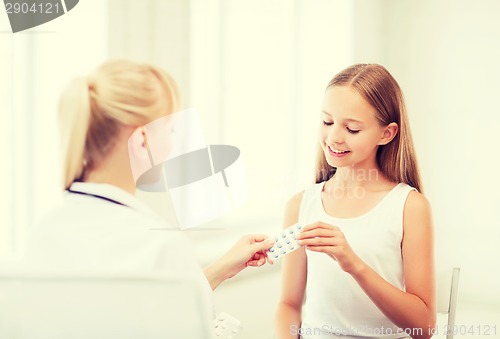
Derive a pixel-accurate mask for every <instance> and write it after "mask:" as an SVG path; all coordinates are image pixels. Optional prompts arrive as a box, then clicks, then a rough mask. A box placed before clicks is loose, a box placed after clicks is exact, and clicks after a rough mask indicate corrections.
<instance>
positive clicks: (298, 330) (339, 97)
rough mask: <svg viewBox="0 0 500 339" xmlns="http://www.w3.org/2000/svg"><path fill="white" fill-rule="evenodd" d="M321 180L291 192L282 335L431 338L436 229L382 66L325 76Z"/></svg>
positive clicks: (279, 323)
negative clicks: (296, 230)
mask: <svg viewBox="0 0 500 339" xmlns="http://www.w3.org/2000/svg"><path fill="white" fill-rule="evenodd" d="M319 144H320V149H319V150H320V152H319V158H318V163H317V168H316V171H317V174H316V184H315V185H313V186H312V187H309V188H308V189H306V190H305V191H303V192H301V193H300V194H298V195H297V196H295V197H293V198H292V199H290V200H289V202H288V204H287V206H286V210H285V218H284V219H285V220H284V226H285V227H288V226H290V225H293V224H295V223H297V222H299V223H300V224H302V225H303V226H304V227H303V230H302V232H301V234H300V236H299V237H298V238H297V239H298V240H299V244H301V245H303V247H301V248H300V249H299V250H297V251H295V252H293V253H291V254H290V255H288V256H287V257H285V258H284V261H283V268H282V269H283V273H282V275H283V282H282V292H281V298H280V302H279V304H278V309H277V316H276V333H277V337H278V338H280V339H281V338H297V337H302V338H304V339H305V338H319V337H322V338H408V337H410V336H411V337H413V338H430V337H431V334H430V333H432V328H433V327H434V326H435V313H436V311H435V292H434V288H435V286H434V285H435V282H434V260H433V232H432V221H431V213H430V207H429V204H428V202H427V200H426V198H425V197H424V196H423V195H422V194H421V193H419V192H422V185H421V183H420V177H419V173H418V169H417V162H416V157H415V151H414V148H413V143H412V138H411V134H410V129H409V126H408V119H407V116H406V112H405V105H404V101H403V94H402V92H401V90H400V88H399V85H398V84H397V82H396V80H395V79H394V78H393V77H392V76H391V74H390V73H389V72H388V71H387V70H386V69H385V68H384V67H382V66H380V65H376V64H358V65H353V66H351V67H349V68H347V69H345V70H343V71H342V72H340V73H339V74H337V75H336V76H335V77H334V78H333V79H332V80H331V81H330V83H329V84H328V86H327V88H326V91H325V94H324V99H323V106H322V112H321V124H320V133H319Z"/></svg>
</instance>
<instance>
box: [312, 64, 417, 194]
mask: <svg viewBox="0 0 500 339" xmlns="http://www.w3.org/2000/svg"><path fill="white" fill-rule="evenodd" d="M332 86H349V87H351V88H353V89H354V90H356V92H358V93H359V94H360V95H361V96H362V97H363V98H364V99H365V100H366V101H367V102H368V103H369V104H370V105H372V106H373V107H374V108H375V110H376V112H377V120H378V121H379V122H380V124H381V125H382V126H387V125H388V124H390V123H391V122H395V123H397V125H398V127H399V131H398V133H397V135H396V137H395V138H394V139H393V140H392V141H391V142H389V143H388V144H387V145H382V146H379V148H378V151H377V165H378V167H379V169H380V171H381V172H382V173H383V174H384V175H385V176H387V177H388V178H389V179H390V180H392V181H394V182H398V183H399V182H403V183H406V184H408V185H410V186H412V187H414V188H416V189H417V190H418V191H420V192H422V184H421V182H420V174H419V170H418V165H417V159H416V155H415V149H414V147H413V141H412V137H411V132H410V126H409V125H408V117H407V115H406V108H405V103H404V98H403V93H402V91H401V88H400V87H399V85H398V83H397V82H396V80H395V79H394V78H393V77H392V75H391V74H390V73H389V72H388V71H387V69H385V68H384V67H383V66H381V65H377V64H356V65H352V66H350V67H348V68H346V69H344V70H343V71H341V72H340V73H338V74H337V75H335V76H334V77H333V79H332V80H331V81H330V82H329V83H328V86H327V89H328V88H330V87H332ZM335 170H336V169H335V168H334V167H332V166H330V165H329V164H328V162H327V161H326V158H325V155H324V153H323V150H322V149H321V147H319V153H318V160H317V164H316V178H315V181H316V183H320V182H322V181H325V180H328V179H330V178H331V177H332V176H333V175H334V174H335Z"/></svg>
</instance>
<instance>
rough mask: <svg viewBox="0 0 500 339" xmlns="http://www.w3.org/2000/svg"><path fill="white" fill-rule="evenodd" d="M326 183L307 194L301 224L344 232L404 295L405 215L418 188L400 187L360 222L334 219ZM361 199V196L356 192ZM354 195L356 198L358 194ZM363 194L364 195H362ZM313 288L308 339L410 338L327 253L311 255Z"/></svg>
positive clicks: (305, 315)
mask: <svg viewBox="0 0 500 339" xmlns="http://www.w3.org/2000/svg"><path fill="white" fill-rule="evenodd" d="M323 186H324V182H322V183H319V184H315V185H313V186H312V187H310V188H309V189H307V190H306V191H305V192H304V195H303V198H302V203H301V206H300V214H299V222H300V223H301V224H302V225H308V224H311V223H313V222H316V221H322V222H325V223H328V224H331V225H334V226H337V227H339V228H340V230H341V231H342V232H343V233H344V235H345V237H346V239H347V242H348V243H349V245H350V246H351V248H352V249H353V250H354V252H355V253H356V254H357V255H358V256H359V257H360V258H361V259H362V260H363V261H364V262H365V263H366V264H368V265H369V266H370V267H371V268H372V269H373V270H375V271H376V272H377V273H378V274H379V275H380V276H381V277H382V278H384V279H385V280H387V281H388V282H389V283H391V284H392V285H394V286H395V287H397V288H399V289H401V290H404V280H403V261H402V255H401V241H402V236H403V210H404V205H405V202H406V198H407V197H408V194H409V193H410V191H412V190H414V188H413V187H411V186H408V185H406V184H403V183H400V184H398V185H397V186H395V187H394V188H393V189H392V190H391V191H390V192H389V193H387V194H386V196H385V197H384V198H383V199H382V200H381V201H380V202H379V203H378V204H377V205H376V206H375V207H374V208H372V209H371V210H370V211H368V212H367V213H365V214H363V215H361V216H358V217H355V218H348V219H347V218H336V217H332V216H330V215H328V214H327V213H326V212H325V210H324V208H323V203H322V200H321V192H322V190H323ZM354 193H356V192H354ZM354 193H353V194H354ZM361 193H362V192H358V194H361ZM306 253H307V285H306V297H305V302H304V305H303V307H302V326H301V328H300V330H299V331H297V332H300V334H301V335H302V338H315V339H316V338H336V339H338V338H351V339H352V338H358V337H359V338H367V337H368V338H409V336H408V335H407V334H405V333H404V331H403V330H402V329H399V328H398V327H397V326H395V325H394V324H393V323H392V322H391V321H390V320H389V319H388V318H387V317H386V316H385V315H384V314H383V313H382V312H381V311H380V310H379V309H378V308H377V306H375V304H374V303H373V302H372V301H371V300H370V298H369V297H368V296H367V295H366V294H365V292H364V291H363V290H362V289H361V287H360V286H359V285H358V284H357V282H356V281H355V280H354V279H353V278H352V277H351V275H349V274H348V273H346V272H344V271H343V270H342V269H341V268H340V266H339V264H338V263H337V262H336V261H335V260H333V259H332V258H331V257H329V256H328V255H326V254H324V253H318V252H313V251H306Z"/></svg>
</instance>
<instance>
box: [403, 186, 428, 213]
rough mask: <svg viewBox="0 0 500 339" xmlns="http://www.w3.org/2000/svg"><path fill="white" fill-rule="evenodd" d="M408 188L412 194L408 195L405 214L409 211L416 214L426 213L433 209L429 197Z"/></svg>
mask: <svg viewBox="0 0 500 339" xmlns="http://www.w3.org/2000/svg"><path fill="white" fill-rule="evenodd" d="M404 185H406V184H404ZM406 186H408V185H406ZM408 187H409V188H410V192H409V193H408V197H407V199H406V203H405V213H406V212H407V211H408V212H414V213H424V212H428V211H430V208H431V207H430V203H429V200H427V197H426V196H425V195H423V194H422V193H420V192H418V191H417V190H416V189H414V188H412V187H411V186H408Z"/></svg>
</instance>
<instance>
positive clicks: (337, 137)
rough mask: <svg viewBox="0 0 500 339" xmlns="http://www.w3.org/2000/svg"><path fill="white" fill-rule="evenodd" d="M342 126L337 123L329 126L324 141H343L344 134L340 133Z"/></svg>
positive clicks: (329, 142) (340, 142) (330, 142)
mask: <svg viewBox="0 0 500 339" xmlns="http://www.w3.org/2000/svg"><path fill="white" fill-rule="evenodd" d="M342 132H343V131H342V128H341V127H340V126H338V125H332V126H330V131H328V135H327V137H326V141H327V142H328V144H330V145H333V144H342V143H343V142H344V136H343V133H342Z"/></svg>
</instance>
